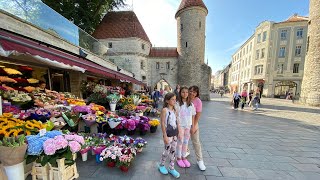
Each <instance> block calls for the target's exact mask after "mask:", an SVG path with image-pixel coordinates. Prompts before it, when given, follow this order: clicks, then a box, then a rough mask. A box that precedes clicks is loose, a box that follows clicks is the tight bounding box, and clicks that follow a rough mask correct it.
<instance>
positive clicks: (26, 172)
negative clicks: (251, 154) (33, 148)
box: [23, 160, 33, 179]
mask: <svg viewBox="0 0 320 180" xmlns="http://www.w3.org/2000/svg"><path fill="white" fill-rule="evenodd" d="M23 166H24V179H26V178H27V177H28V176H29V174H31V171H32V166H33V163H29V164H26V160H24V161H23Z"/></svg>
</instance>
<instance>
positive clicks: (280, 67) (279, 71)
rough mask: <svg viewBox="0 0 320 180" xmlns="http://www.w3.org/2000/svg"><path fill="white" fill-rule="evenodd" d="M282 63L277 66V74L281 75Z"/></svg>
mask: <svg viewBox="0 0 320 180" xmlns="http://www.w3.org/2000/svg"><path fill="white" fill-rule="evenodd" d="M283 66H284V65H283V63H280V64H278V69H277V73H278V74H283Z"/></svg>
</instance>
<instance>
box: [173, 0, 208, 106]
mask: <svg viewBox="0 0 320 180" xmlns="http://www.w3.org/2000/svg"><path fill="white" fill-rule="evenodd" d="M207 14H208V9H207V7H206V6H205V4H204V3H203V1H202V0H182V1H181V4H180V6H179V9H178V11H177V13H176V15H175V18H176V20H177V38H178V42H177V51H178V54H179V57H178V68H179V72H178V83H179V84H180V85H186V86H188V87H189V86H192V85H197V86H198V87H199V88H200V98H201V99H202V100H209V99H210V94H209V87H210V80H211V68H210V67H209V66H207V65H206V64H205V63H204V53H205V30H206V29H205V28H206V16H207Z"/></svg>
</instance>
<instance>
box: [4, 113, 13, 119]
mask: <svg viewBox="0 0 320 180" xmlns="http://www.w3.org/2000/svg"><path fill="white" fill-rule="evenodd" d="M2 116H3V117H5V118H11V117H12V114H11V113H3V114H2Z"/></svg>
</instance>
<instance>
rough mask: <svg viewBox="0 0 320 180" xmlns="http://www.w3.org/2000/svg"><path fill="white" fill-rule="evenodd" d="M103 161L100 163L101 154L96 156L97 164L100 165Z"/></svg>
mask: <svg viewBox="0 0 320 180" xmlns="http://www.w3.org/2000/svg"><path fill="white" fill-rule="evenodd" d="M101 162H102V161H100V154H96V163H98V164H100V163H101Z"/></svg>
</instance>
